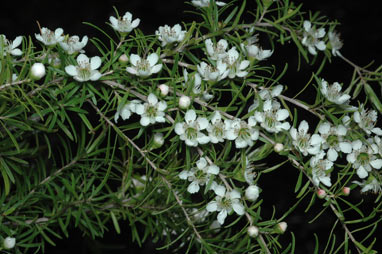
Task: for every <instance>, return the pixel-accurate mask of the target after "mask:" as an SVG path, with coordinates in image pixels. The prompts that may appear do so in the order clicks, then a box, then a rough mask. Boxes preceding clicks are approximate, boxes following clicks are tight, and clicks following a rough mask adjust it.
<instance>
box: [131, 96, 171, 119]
mask: <svg viewBox="0 0 382 254" xmlns="http://www.w3.org/2000/svg"><path fill="white" fill-rule="evenodd" d="M166 108H167V103H166V102H165V101H158V98H157V97H156V96H155V94H153V93H150V94H149V96H147V102H145V103H144V104H143V105H142V104H137V105H136V108H135V110H136V113H137V114H138V115H140V116H141V120H140V124H141V125H142V126H148V125H149V124H154V123H156V122H158V123H164V122H165V121H166V119H165V118H164V116H165V113H164V112H163V111H164V110H165V109H166Z"/></svg>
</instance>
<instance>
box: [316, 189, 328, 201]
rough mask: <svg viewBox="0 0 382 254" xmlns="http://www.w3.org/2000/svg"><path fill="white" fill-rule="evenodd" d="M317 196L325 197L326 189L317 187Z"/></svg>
mask: <svg viewBox="0 0 382 254" xmlns="http://www.w3.org/2000/svg"><path fill="white" fill-rule="evenodd" d="M317 197H318V198H321V199H322V198H324V197H326V191H325V190H323V189H318V190H317Z"/></svg>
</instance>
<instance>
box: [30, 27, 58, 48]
mask: <svg viewBox="0 0 382 254" xmlns="http://www.w3.org/2000/svg"><path fill="white" fill-rule="evenodd" d="M63 33H64V30H63V29H62V28H57V29H56V30H55V31H54V32H53V31H51V30H49V29H48V28H46V27H43V28H41V31H40V34H35V36H36V39H37V40H39V41H41V42H42V43H44V44H45V45H46V46H54V45H56V44H57V43H59V42H61V41H63V40H64V39H65V37H64V36H63V35H62V34H63Z"/></svg>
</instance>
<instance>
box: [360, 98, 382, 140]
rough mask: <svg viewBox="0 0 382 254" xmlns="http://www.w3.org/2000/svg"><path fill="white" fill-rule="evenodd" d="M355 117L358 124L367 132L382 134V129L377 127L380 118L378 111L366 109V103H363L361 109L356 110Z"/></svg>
mask: <svg viewBox="0 0 382 254" xmlns="http://www.w3.org/2000/svg"><path fill="white" fill-rule="evenodd" d="M353 117H354V121H355V122H356V123H357V124H358V126H359V127H360V128H361V129H362V130H364V131H365V132H366V133H367V134H371V133H372V132H373V133H375V134H377V135H379V136H382V129H381V128H379V127H375V125H376V124H377V119H378V113H377V111H375V110H366V109H365V108H364V105H361V106H360V108H359V110H358V111H355V112H354V115H353Z"/></svg>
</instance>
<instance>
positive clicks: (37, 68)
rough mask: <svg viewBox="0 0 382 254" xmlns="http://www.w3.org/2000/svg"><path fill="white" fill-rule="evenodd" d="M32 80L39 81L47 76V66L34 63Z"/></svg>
mask: <svg viewBox="0 0 382 254" xmlns="http://www.w3.org/2000/svg"><path fill="white" fill-rule="evenodd" d="M30 74H31V78H32V79H35V80H39V79H41V78H42V77H44V76H45V66H44V65H43V64H42V63H34V64H33V65H32V67H31V73H30Z"/></svg>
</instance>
